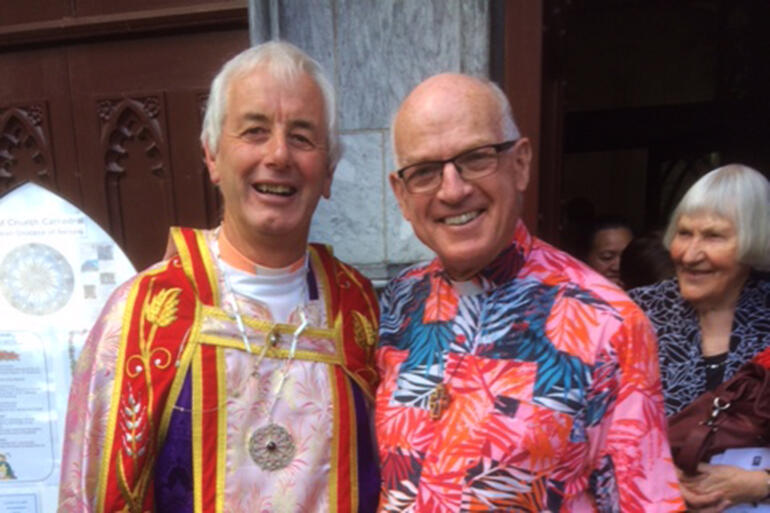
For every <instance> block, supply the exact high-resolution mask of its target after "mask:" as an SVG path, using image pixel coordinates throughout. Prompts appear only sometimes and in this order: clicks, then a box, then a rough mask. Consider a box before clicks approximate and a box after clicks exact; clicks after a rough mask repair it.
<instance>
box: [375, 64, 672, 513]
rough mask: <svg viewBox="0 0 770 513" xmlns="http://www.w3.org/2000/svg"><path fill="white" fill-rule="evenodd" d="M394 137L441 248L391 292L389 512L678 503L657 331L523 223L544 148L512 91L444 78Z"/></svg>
mask: <svg viewBox="0 0 770 513" xmlns="http://www.w3.org/2000/svg"><path fill="white" fill-rule="evenodd" d="M393 142H394V146H393V147H394V151H395V161H396V162H397V163H398V166H400V169H399V170H397V171H394V172H393V173H391V174H390V175H389V180H390V184H391V187H392V188H393V191H394V193H395V195H396V198H397V200H398V204H399V207H400V209H401V212H402V214H403V215H404V217H405V218H406V219H407V220H408V221H409V222H410V223H411V225H412V228H413V229H414V231H415V233H416V234H417V236H418V237H419V238H420V240H422V242H424V243H425V244H426V245H427V246H428V247H429V248H431V249H432V250H433V251H435V253H436V255H437V258H435V259H434V260H433V261H432V262H430V263H428V264H418V265H415V266H412V267H410V268H407V269H406V270H404V271H403V272H402V273H401V274H399V275H398V276H397V277H395V278H394V279H393V280H392V281H391V282H390V283H389V284H388V286H387V287H386V289H385V290H384V292H383V294H382V317H381V330H380V337H381V338H380V345H379V348H378V350H377V365H378V369H379V371H380V378H381V384H380V386H379V387H378V389H377V402H376V408H375V426H376V428H375V429H376V432H377V442H378V445H379V450H380V461H381V462H382V471H381V472H382V478H383V479H382V493H381V496H380V497H381V498H380V508H381V511H388V512H396V511H415V512H417V511H420V512H435V513H441V512H456V511H622V512H631V511H635V512H636V511H647V512H653V511H660V512H662V511H681V509H682V508H683V507H684V503H683V502H682V500H681V497H680V495H679V491H678V484H677V480H676V474H675V472H674V467H673V465H672V464H671V454H670V450H669V446H668V442H667V439H666V434H665V418H664V415H663V404H662V400H663V399H662V396H661V392H660V381H659V376H658V368H657V366H658V362H657V354H656V351H655V337H654V335H653V333H652V328H651V327H650V325H649V322H648V321H647V319H646V318H645V317H644V315H643V313H642V312H641V310H639V308H638V307H637V306H636V305H635V304H634V303H633V302H631V301H630V300H629V299H628V297H627V296H626V295H625V294H624V293H623V292H622V291H621V290H619V289H618V288H617V287H615V286H613V285H610V284H608V283H607V281H606V280H605V279H603V278H602V277H601V276H599V275H598V274H597V273H596V272H594V271H593V270H591V269H589V268H588V267H587V266H586V265H584V264H582V263H581V262H579V261H577V260H576V259H574V258H572V257H570V256H569V255H567V254H566V253H563V252H561V251H559V250H557V249H555V248H553V247H552V246H550V245H548V244H546V243H544V242H542V241H540V240H538V239H537V238H535V237H533V236H532V235H530V233H529V232H528V231H527V228H526V226H525V225H524V223H523V222H522V221H521V219H520V216H521V212H522V205H523V195H524V191H525V190H526V188H527V184H528V181H529V166H530V161H531V158H532V148H531V146H530V142H529V140H528V139H527V138H526V137H522V136H521V135H520V133H519V130H518V128H517V127H516V123H515V122H514V119H513V115H512V113H511V107H510V104H509V103H508V99H507V98H506V97H505V94H503V92H502V91H501V90H500V88H498V87H497V86H495V85H494V84H492V83H490V82H487V81H484V80H480V79H477V78H473V77H470V76H467V75H461V74H454V73H446V74H441V75H437V76H434V77H431V78H429V79H427V80H426V81H424V82H423V83H421V84H420V85H418V86H417V87H416V88H415V89H414V90H413V91H412V92H411V93H410V94H409V95H408V96H407V98H406V99H405V100H404V101H403V103H402V104H401V106H400V108H399V110H398V112H397V114H396V116H395V117H394V122H393Z"/></svg>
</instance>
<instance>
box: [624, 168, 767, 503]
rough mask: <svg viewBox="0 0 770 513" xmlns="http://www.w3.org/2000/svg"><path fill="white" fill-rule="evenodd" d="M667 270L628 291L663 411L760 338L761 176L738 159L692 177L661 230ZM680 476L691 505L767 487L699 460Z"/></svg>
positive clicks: (714, 377)
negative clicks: (659, 383)
mask: <svg viewBox="0 0 770 513" xmlns="http://www.w3.org/2000/svg"><path fill="white" fill-rule="evenodd" d="M663 240H664V243H665V244H666V245H667V246H668V249H669V252H670V254H671V259H672V260H673V262H674V266H675V268H676V277H675V278H672V279H668V280H665V281H662V282H660V283H657V284H654V285H649V286H646V287H640V288H636V289H633V290H631V291H629V295H630V296H631V298H632V299H633V300H634V301H636V302H637V304H639V306H641V307H642V309H643V310H644V311H645V313H646V314H647V316H648V317H649V319H650V321H652V324H653V326H654V327H655V330H656V331H657V335H658V350H659V355H660V367H661V374H662V379H663V395H664V399H665V403H666V414H667V415H673V414H675V413H677V412H678V411H680V410H681V409H682V408H684V407H685V406H687V405H688V404H690V402H692V401H693V400H694V399H696V398H697V397H698V396H699V395H701V394H702V393H703V392H704V391H706V390H711V389H714V388H715V387H716V386H718V385H719V384H720V383H722V382H723V381H725V380H727V379H729V378H730V377H732V376H733V374H734V373H735V372H736V371H737V370H738V368H739V367H741V365H743V364H744V363H745V362H747V361H748V360H750V359H751V358H752V357H753V356H754V355H756V354H757V353H759V352H760V351H762V350H763V349H764V348H765V347H767V346H768V345H770V280H769V279H768V276H767V275H766V274H762V272H761V271H767V270H770V183H768V181H767V179H766V178H765V177H764V176H762V175H761V174H760V173H759V172H757V171H755V170H754V169H751V168H749V167H746V166H743V165H740V164H731V165H727V166H724V167H720V168H718V169H715V170H713V171H711V172H709V173H708V174H706V175H704V176H703V177H702V178H700V179H699V180H698V181H697V182H696V183H695V184H694V185H693V186H692V187H691V188H690V189H689V190H688V191H687V193H686V194H685V195H684V197H683V198H682V200H681V202H680V203H679V205H678V206H677V207H676V209H675V210H674V212H673V214H672V216H671V221H670V222H669V225H668V228H667V229H666V233H665V236H664V239H663ZM698 470H699V474H698V475H697V476H695V477H692V478H688V477H684V476H683V480H682V492H683V494H684V497H685V499H686V500H687V502H688V503H689V504H690V506H691V507H692V508H699V507H715V508H716V509H718V510H721V509H722V508H724V507H726V506H727V505H729V504H736V503H745V502H757V501H763V500H767V499H768V497H769V496H770V481H769V480H768V474H767V473H766V472H764V471H749V470H743V469H741V468H738V467H734V466H730V465H709V464H705V463H704V464H701V465H700V466H699V467H698Z"/></svg>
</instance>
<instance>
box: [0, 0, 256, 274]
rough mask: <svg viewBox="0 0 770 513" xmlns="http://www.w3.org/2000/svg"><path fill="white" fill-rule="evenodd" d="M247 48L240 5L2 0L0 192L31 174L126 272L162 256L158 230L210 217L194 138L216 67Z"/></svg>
mask: <svg viewBox="0 0 770 513" xmlns="http://www.w3.org/2000/svg"><path fill="white" fill-rule="evenodd" d="M41 1H42V0H33V1H32V2H31V4H37V3H40V2H41ZM48 3H50V2H48ZM144 4H147V5H144ZM149 6H152V10H143V11H138V10H136V9H137V8H138V7H149ZM32 7H34V5H33V6H32ZM247 45H248V21H247V7H246V2H245V1H239V2H232V1H223V2H216V3H204V2H191V1H189V0H184V1H179V0H165V1H163V0H161V1H156V0H153V1H152V2H143V3H142V2H135V1H131V2H112V1H111V2H106V1H96V0H80V1H75V2H62V5H61V6H59V8H57V9H53V10H48V9H37V10H35V9H32V8H30V2H4V3H3V5H0V76H2V79H1V80H0V195H1V194H3V193H4V192H6V191H8V190H10V189H11V188H13V187H14V186H16V185H18V184H20V183H23V182H25V181H34V182H36V183H39V184H41V185H43V186H45V187H47V188H49V189H51V190H53V191H54V192H57V193H58V194H60V195H62V196H63V197H64V198H66V199H67V200H69V201H71V202H72V203H74V204H76V205H77V206H79V207H80V208H81V209H83V210H84V211H85V212H86V213H88V214H89V215H90V216H91V217H93V218H94V219H95V220H96V221H97V222H98V223H99V224H100V225H101V226H102V227H103V228H104V229H105V230H107V231H108V232H109V233H110V234H111V235H112V236H113V237H114V238H115V240H116V241H117V242H118V243H119V244H120V245H121V246H122V247H123V249H124V250H125V251H126V254H127V255H128V256H129V258H130V259H131V260H132V262H133V264H134V265H135V266H136V267H137V268H143V267H145V266H147V265H149V264H151V263H152V262H155V261H157V260H159V259H160V257H161V256H162V255H163V250H164V248H165V245H166V237H167V232H168V227H169V226H172V225H177V224H181V225H187V226H199V227H203V226H212V225H214V224H216V223H217V221H218V216H219V199H218V197H217V193H216V192H215V191H214V189H213V188H212V186H211V185H210V183H209V182H208V178H207V174H206V170H205V166H204V164H203V160H202V152H201V150H200V143H199V142H198V136H199V131H200V125H201V118H202V112H203V106H204V103H205V100H206V96H207V89H208V85H209V83H210V81H211V79H212V77H213V75H214V74H215V73H216V70H217V69H218V68H219V67H220V66H221V64H222V63H223V62H224V61H225V60H227V58H229V57H230V56H231V55H233V54H235V53H237V52H238V51H240V50H241V49H243V48H245V47H246V46H247Z"/></svg>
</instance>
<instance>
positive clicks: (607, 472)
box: [589, 308, 685, 512]
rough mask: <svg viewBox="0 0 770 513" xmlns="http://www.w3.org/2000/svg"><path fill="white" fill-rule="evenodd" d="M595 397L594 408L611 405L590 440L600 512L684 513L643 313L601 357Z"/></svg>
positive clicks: (630, 319) (634, 314) (628, 320)
mask: <svg viewBox="0 0 770 513" xmlns="http://www.w3.org/2000/svg"><path fill="white" fill-rule="evenodd" d="M591 395H592V396H593V397H594V398H596V399H597V401H596V402H595V403H594V404H603V405H605V408H604V411H603V413H601V417H600V420H599V421H598V423H597V425H596V426H595V427H594V428H593V429H592V430H591V431H590V433H591V434H590V435H589V436H590V438H591V446H592V447H591V454H592V464H593V469H592V472H591V475H590V478H589V486H590V487H591V489H592V491H593V495H594V497H595V498H596V503H597V509H598V510H599V511H624V512H640V511H644V512H654V511H658V512H664V511H666V512H668V511H684V510H685V506H684V502H683V500H682V498H681V495H680V493H679V485H678V481H677V477H676V472H675V469H674V465H673V462H672V458H671V450H670V448H669V444H668V438H667V434H666V419H665V415H664V412H663V396H662V392H661V384H660V374H659V369H658V357H657V348H656V339H655V334H654V332H653V330H652V327H651V326H650V324H649V321H647V319H646V318H645V317H644V315H643V314H642V313H641V311H640V310H638V309H637V308H633V309H630V313H629V314H628V315H627V316H626V317H625V319H624V320H623V322H622V323H621V324H620V326H619V328H618V330H617V331H616V332H615V333H614V335H613V336H612V338H611V339H610V344H609V346H608V347H607V348H605V349H602V350H601V354H599V355H598V356H597V362H596V365H595V367H594V382H593V386H592V390H591ZM607 398H612V399H607ZM613 402H614V404H613ZM594 409H595V410H599V409H600V408H598V407H595V408H594ZM598 415H599V413H597V416H598Z"/></svg>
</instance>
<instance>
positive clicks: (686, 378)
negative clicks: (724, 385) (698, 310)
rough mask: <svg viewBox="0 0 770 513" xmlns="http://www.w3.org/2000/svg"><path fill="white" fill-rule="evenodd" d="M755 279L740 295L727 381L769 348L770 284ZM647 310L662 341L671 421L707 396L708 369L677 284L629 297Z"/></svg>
mask: <svg viewBox="0 0 770 513" xmlns="http://www.w3.org/2000/svg"><path fill="white" fill-rule="evenodd" d="M768 278H769V277H768V275H766V274H764V275H760V274H758V273H754V274H752V275H751V276H749V279H748V280H747V282H746V285H745V286H744V287H743V290H742V291H741V296H740V298H739V299H738V306H737V307H736V309H735V316H734V318H733V327H732V330H731V332H730V350H729V353H728V354H727V363H726V365H725V373H724V380H728V379H730V377H732V375H733V374H735V371H737V370H738V368H739V367H740V366H741V365H742V364H743V363H745V362H747V361H748V360H750V359H751V358H752V357H753V356H754V355H755V354H757V353H758V352H760V351H761V350H763V349H764V348H765V347H767V346H770V279H768ZM628 295H629V296H631V299H633V300H634V301H636V303H637V304H638V305H639V306H640V307H641V308H642V310H644V312H645V313H646V314H647V317H649V319H650V321H651V322H652V325H653V326H654V327H655V332H656V334H657V335H658V357H659V359H660V371H661V378H662V381H663V398H664V399H665V403H666V415H672V414H674V413H676V412H678V411H679V410H681V409H682V408H684V407H685V406H687V405H688V404H690V402H692V401H693V400H694V399H695V398H696V397H698V396H699V395H701V394H702V393H703V392H704V391H705V390H706V364H705V362H704V361H703V355H702V354H701V335H700V327H699V325H698V318H697V316H696V314H695V310H694V309H693V307H692V306H691V305H690V304H689V303H688V302H687V301H685V300H684V299H683V298H682V296H681V295H680V294H679V285H678V284H677V281H676V279H675V278H672V279H669V280H665V281H662V282H660V283H656V284H654V285H648V286H646V287H639V288H636V289H632V290H630V291H629V292H628Z"/></svg>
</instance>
